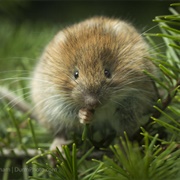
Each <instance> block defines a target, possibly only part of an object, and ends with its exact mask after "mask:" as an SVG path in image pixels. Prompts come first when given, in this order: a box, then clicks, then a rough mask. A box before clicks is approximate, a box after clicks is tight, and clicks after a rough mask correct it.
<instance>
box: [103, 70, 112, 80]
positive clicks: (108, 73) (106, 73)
mask: <svg viewBox="0 0 180 180" xmlns="http://www.w3.org/2000/svg"><path fill="white" fill-rule="evenodd" d="M104 75H105V76H106V77H107V78H111V73H110V71H109V70H107V69H105V70H104Z"/></svg>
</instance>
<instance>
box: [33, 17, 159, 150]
mask: <svg viewBox="0 0 180 180" xmlns="http://www.w3.org/2000/svg"><path fill="white" fill-rule="evenodd" d="M149 57H150V53H149V47H148V45H147V43H146V42H145V40H144V39H143V37H142V35H141V34H140V33H139V32H138V31H137V30H136V29H135V28H134V26H133V25H131V24H130V23H128V22H125V21H123V20H120V19H115V18H108V17H93V18H89V19H87V20H85V21H82V22H80V23H76V24H74V25H71V26H68V27H66V28H64V29H63V30H61V31H60V32H58V33H57V35H55V37H54V38H53V39H52V41H51V42H50V43H49V44H48V45H47V46H46V48H45V50H44V52H43V53H42V56H41V57H40V60H39V62H38V63H37V65H36V67H35V70H34V74H33V77H32V83H31V94H32V100H33V103H34V112H35V115H36V117H37V119H38V120H39V121H40V122H41V123H42V124H44V125H45V126H47V127H48V128H49V129H50V130H51V131H52V133H54V134H56V138H55V140H54V143H53V145H52V148H54V147H55V146H58V147H61V145H62V144H66V143H67V142H68V140H69V139H67V135H68V134H69V133H71V132H78V131H81V130H82V126H83V125H82V123H83V124H87V123H88V124H90V125H91V126H92V127H93V129H94V130H95V131H98V132H101V131H106V130H107V132H111V131H113V132H115V134H116V135H117V136H120V135H122V134H123V132H124V131H126V132H127V134H128V135H130V136H131V135H132V134H133V133H134V132H135V131H136V130H137V128H138V127H139V125H140V124H141V123H143V122H142V119H143V117H144V116H145V115H146V114H147V113H148V112H151V110H152V104H153V102H154V99H155V97H156V92H155V88H154V85H153V82H152V80H151V79H150V78H149V77H148V76H146V75H145V73H144V72H143V71H144V70H146V71H149V72H150V73H152V74H155V73H156V68H155V66H154V65H153V63H152V62H151V61H150V60H149Z"/></svg>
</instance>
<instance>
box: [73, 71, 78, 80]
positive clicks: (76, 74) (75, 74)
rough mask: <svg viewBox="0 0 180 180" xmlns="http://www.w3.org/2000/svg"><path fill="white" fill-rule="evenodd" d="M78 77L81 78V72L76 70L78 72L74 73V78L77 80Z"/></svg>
mask: <svg viewBox="0 0 180 180" xmlns="http://www.w3.org/2000/svg"><path fill="white" fill-rule="evenodd" d="M78 77H79V71H77V70H76V71H75V72H74V78H75V79H77V78H78Z"/></svg>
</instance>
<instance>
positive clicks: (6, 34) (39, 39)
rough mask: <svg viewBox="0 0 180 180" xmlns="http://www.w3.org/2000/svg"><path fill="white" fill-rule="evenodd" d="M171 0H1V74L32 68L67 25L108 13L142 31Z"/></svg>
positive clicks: (165, 11) (162, 11) (151, 23)
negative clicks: (49, 43) (47, 45)
mask: <svg viewBox="0 0 180 180" xmlns="http://www.w3.org/2000/svg"><path fill="white" fill-rule="evenodd" d="M172 2H174V1H110V0H109V1H101V0H99V1H22V0H13V1H5V0H4V1H0V72H1V73H0V76H1V78H3V77H5V76H7V74H8V73H10V72H12V73H14V72H17V71H16V70H19V69H21V70H22V69H24V70H25V69H26V70H29V71H30V70H31V68H32V67H33V65H34V63H35V62H36V61H37V59H38V57H39V56H40V54H41V52H42V50H43V48H44V46H45V44H46V43H47V42H48V41H49V40H50V39H51V38H52V37H53V35H54V34H55V33H56V32H57V31H58V30H59V29H61V28H63V27H64V26H66V25H69V24H72V23H74V22H78V21H80V20H83V19H85V18H88V17H91V16H95V15H105V16H110V17H118V18H119V17H120V18H122V19H125V20H128V21H130V22H132V23H133V24H134V25H135V26H136V27H137V28H138V29H139V30H140V31H142V32H143V31H146V30H148V29H149V28H151V27H153V26H155V25H156V23H153V22H152V19H153V18H154V17H155V16H157V15H163V14H169V12H168V8H169V5H170V3H172ZM152 30H155V29H152ZM10 70H13V71H10ZM8 76H9V74H8Z"/></svg>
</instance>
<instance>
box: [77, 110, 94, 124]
mask: <svg viewBox="0 0 180 180" xmlns="http://www.w3.org/2000/svg"><path fill="white" fill-rule="evenodd" d="M78 116H79V121H80V123H82V124H89V123H90V122H91V120H92V116H93V112H92V111H91V110H89V109H86V108H82V109H80V110H79V114H78Z"/></svg>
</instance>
